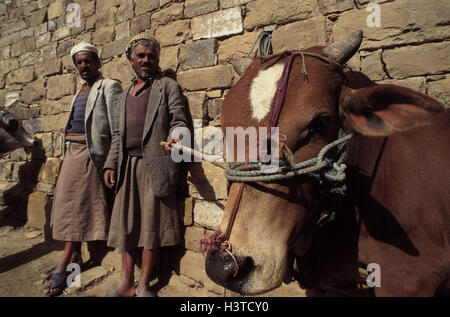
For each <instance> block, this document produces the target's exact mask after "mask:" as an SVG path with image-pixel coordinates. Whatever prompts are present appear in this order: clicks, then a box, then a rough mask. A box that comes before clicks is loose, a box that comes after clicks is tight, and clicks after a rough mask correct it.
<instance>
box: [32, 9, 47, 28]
mask: <svg viewBox="0 0 450 317" xmlns="http://www.w3.org/2000/svg"><path fill="white" fill-rule="evenodd" d="M46 15H47V9H46V8H42V9H39V10H36V11H34V12H33V13H32V14H31V16H30V18H29V20H28V21H29V24H30V26H31V27H35V26H38V25H40V24H41V23H43V22H45V17H46Z"/></svg>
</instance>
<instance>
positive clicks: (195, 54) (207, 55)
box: [180, 39, 215, 70]
mask: <svg viewBox="0 0 450 317" xmlns="http://www.w3.org/2000/svg"><path fill="white" fill-rule="evenodd" d="M214 48H215V40H214V39H210V40H204V41H198V42H195V43H193V44H189V45H186V46H183V47H181V50H180V66H181V69H182V70H187V69H191V68H199V67H207V66H213V65H214V57H215V55H214Z"/></svg>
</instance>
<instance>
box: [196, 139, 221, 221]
mask: <svg viewBox="0 0 450 317" xmlns="http://www.w3.org/2000/svg"><path fill="white" fill-rule="evenodd" d="M205 143H206V141H205ZM191 165H192V166H191V167H190V169H189V175H190V176H191V179H190V181H191V183H192V187H191V195H192V197H194V198H201V199H207V200H216V199H226V198H227V181H226V179H225V176H224V174H223V170H222V169H221V168H220V167H217V166H215V165H213V164H211V163H208V162H203V163H192V164H191ZM197 203H198V202H196V204H195V208H197ZM216 207H217V206H216ZM198 208H199V209H200V210H203V209H205V208H202V206H200V207H198ZM217 211H218V210H217ZM195 213H196V209H194V220H195V219H196V218H195ZM195 222H197V223H199V222H198V221H196V220H195ZM199 224H203V223H202V222H200V223H199ZM212 228H213V229H215V228H214V227H212Z"/></svg>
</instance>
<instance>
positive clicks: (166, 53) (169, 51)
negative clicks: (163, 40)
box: [159, 46, 178, 71]
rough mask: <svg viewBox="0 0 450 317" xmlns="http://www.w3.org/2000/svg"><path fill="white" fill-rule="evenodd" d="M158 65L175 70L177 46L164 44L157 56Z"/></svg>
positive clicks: (176, 66)
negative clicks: (158, 56)
mask: <svg viewBox="0 0 450 317" xmlns="http://www.w3.org/2000/svg"><path fill="white" fill-rule="evenodd" d="M159 66H160V67H161V69H162V70H163V71H164V70H167V69H172V70H173V71H176V70H177V68H178V46H166V47H163V48H162V49H161V55H160V58H159Z"/></svg>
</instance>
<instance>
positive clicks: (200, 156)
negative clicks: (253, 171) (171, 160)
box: [160, 141, 225, 169]
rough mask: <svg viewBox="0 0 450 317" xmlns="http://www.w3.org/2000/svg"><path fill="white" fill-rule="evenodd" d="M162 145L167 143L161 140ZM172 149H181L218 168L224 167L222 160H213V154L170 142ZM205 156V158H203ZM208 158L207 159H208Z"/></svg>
mask: <svg viewBox="0 0 450 317" xmlns="http://www.w3.org/2000/svg"><path fill="white" fill-rule="evenodd" d="M160 144H161V145H162V146H165V145H166V144H167V142H164V141H161V143H160ZM170 146H171V148H172V150H176V151H183V152H188V153H190V154H192V155H193V156H195V157H197V158H199V159H201V160H202V161H205V162H208V163H211V164H213V165H215V166H218V167H220V168H223V169H225V163H224V162H218V161H214V159H215V158H216V157H215V156H213V155H209V154H203V153H201V152H199V151H196V150H194V149H191V148H189V147H186V146H183V145H181V144H178V143H172V144H171V145H170ZM205 158H206V159H205ZM208 158H209V159H208Z"/></svg>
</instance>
